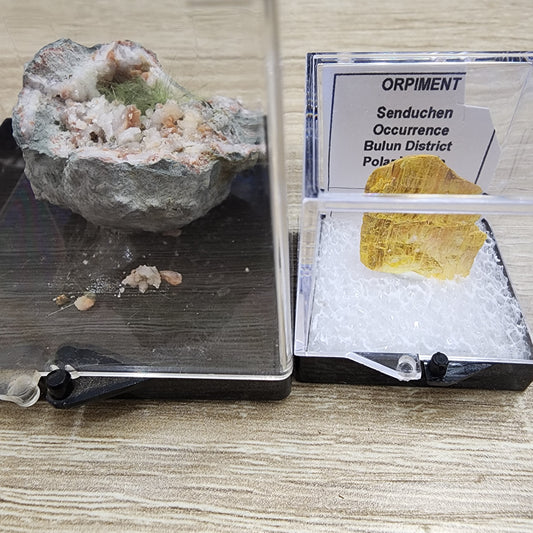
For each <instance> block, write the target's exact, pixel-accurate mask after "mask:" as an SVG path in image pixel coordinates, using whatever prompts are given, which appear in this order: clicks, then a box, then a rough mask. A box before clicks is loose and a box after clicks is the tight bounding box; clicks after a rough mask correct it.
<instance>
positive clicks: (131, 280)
mask: <svg viewBox="0 0 533 533" xmlns="http://www.w3.org/2000/svg"><path fill="white" fill-rule="evenodd" d="M122 285H128V286H129V287H133V288H135V287H138V288H139V292H142V293H145V292H146V291H147V290H148V287H150V286H151V287H155V288H156V289H159V286H160V285H161V275H160V274H159V271H158V270H157V268H156V267H155V266H148V265H140V266H138V267H137V268H134V269H133V270H132V271H131V272H130V273H129V274H128V275H127V276H126V277H125V278H124V279H123V280H122Z"/></svg>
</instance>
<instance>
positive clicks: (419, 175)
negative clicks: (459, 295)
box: [360, 155, 487, 279]
mask: <svg viewBox="0 0 533 533" xmlns="http://www.w3.org/2000/svg"><path fill="white" fill-rule="evenodd" d="M365 192H373V193H377V192H379V193H391V194H392V193H395V194H404V193H422V194H480V193H481V188H480V187H478V186H477V185H475V184H473V183H470V182H469V181H466V180H464V179H462V178H461V177H459V176H458V175H457V174H456V173H455V172H454V171H453V170H451V169H450V168H448V167H447V166H446V165H445V163H443V161H442V160H441V159H440V158H438V157H437V156H432V155H416V156H409V157H404V158H402V159H399V160H396V161H393V162H392V163H389V164H388V165H386V166H383V167H380V168H378V169H376V170H375V171H374V172H373V173H372V174H371V175H370V177H369V178H368V181H367V184H366V187H365ZM478 219H479V215H446V214H438V215H425V214H407V213H405V214H404V213H365V214H364V216H363V225H362V227H361V246H360V256H361V262H362V263H363V264H364V265H365V266H367V267H368V268H370V269H371V270H378V271H382V272H391V273H404V272H416V273H418V274H421V275H423V276H426V277H434V278H438V279H453V278H454V277H455V276H457V275H458V276H463V277H465V276H468V274H469V273H470V269H471V267H472V264H473V262H474V259H475V257H476V255H477V253H478V251H479V250H480V248H481V247H482V246H483V243H484V242H485V239H486V237H487V236H486V234H485V233H484V232H483V231H481V230H480V229H479V228H478V227H477V225H476V221H477V220H478Z"/></svg>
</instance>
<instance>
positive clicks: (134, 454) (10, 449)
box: [0, 0, 533, 533]
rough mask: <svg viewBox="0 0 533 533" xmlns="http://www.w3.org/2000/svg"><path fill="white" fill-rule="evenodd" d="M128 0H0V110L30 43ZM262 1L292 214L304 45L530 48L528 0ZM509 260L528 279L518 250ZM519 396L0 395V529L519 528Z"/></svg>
mask: <svg viewBox="0 0 533 533" xmlns="http://www.w3.org/2000/svg"><path fill="white" fill-rule="evenodd" d="M117 6H118V7H117ZM143 9H144V10H146V4H145V3H143V2H115V3H107V2H103V1H99V0H95V1H93V2H91V3H88V4H85V7H83V8H80V7H79V5H78V4H77V3H74V2H67V1H62V0H54V1H50V2H47V3H46V4H44V3H40V2H37V0H28V1H26V2H24V3H20V2H10V1H9V0H0V64H1V65H2V67H3V82H2V86H1V87H0V106H1V108H0V109H1V111H2V116H7V115H8V114H9V113H10V109H11V106H12V105H13V104H14V102H15V99H16V94H17V92H18V89H19V86H20V76H21V73H22V64H23V62H24V61H26V60H28V59H29V58H30V57H31V55H33V53H34V52H35V50H36V49H37V48H38V47H39V46H41V45H43V44H45V43H47V42H49V41H51V40H53V39H55V38H58V37H63V36H65V33H66V31H67V29H68V30H69V32H70V33H71V35H70V36H71V37H73V38H79V39H80V40H82V41H84V42H85V41H88V42H87V44H91V43H92V42H98V41H101V40H103V37H105V35H107V34H109V33H110V32H112V31H113V30H117V31H118V30H120V31H121V32H125V31H126V30H127V29H128V27H127V26H128V24H127V15H126V13H130V12H131V10H133V11H139V10H143ZM171 9H176V3H175V2H170V1H166V0H165V1H163V0H161V1H158V2H153V3H152V4H151V5H150V12H151V16H153V17H154V20H155V19H156V18H157V17H158V16H160V18H161V16H162V15H161V13H163V15H164V14H165V13H170V12H171ZM279 11H280V18H281V39H282V41H281V50H282V58H283V69H284V91H283V96H284V106H285V131H286V156H287V176H288V187H289V195H288V200H289V205H290V211H289V218H290V225H291V228H292V229H293V230H294V229H296V228H297V221H298V210H299V205H300V180H301V171H302V150H303V142H302V141H303V109H304V71H305V53H306V52H308V51H330V50H352V51H364V50H429V49H431V50H461V49H464V50H475V49H480V50H507V49H516V50H519V49H524V50H525V49H531V20H532V19H533V4H532V3H531V2H530V1H529V0H517V1H510V2H506V3H499V2H495V1H492V0H483V1H476V0H450V1H449V2H446V4H442V3H440V2H427V1H421V0H406V1H404V2H398V1H397V0H396V1H395V0H383V1H381V2H375V1H370V0H360V1H359V2H351V1H349V0H332V1H331V2H328V3H324V2H319V1H317V0H293V1H291V2H285V3H282V5H280V6H279ZM167 18H168V19H169V22H168V24H166V25H157V24H155V23H154V24H152V25H150V24H147V26H146V27H144V28H133V29H131V28H130V29H131V30H132V32H131V33H132V34H134V35H132V37H131V38H137V39H139V40H142V41H143V42H145V44H146V45H149V46H150V47H153V48H154V49H161V48H163V49H164V47H165V43H166V42H168V37H169V35H171V33H169V32H171V31H172V19H171V17H167ZM72 20H74V21H75V24H71V23H70V22H69V21H72ZM168 52H169V53H170V51H168ZM165 53H166V52H165V51H163V54H165ZM169 57H170V56H169ZM518 241H519V240H517V242H518ZM529 252H531V250H530V251H529ZM515 253H516V251H515ZM529 270H530V269H529ZM520 275H523V276H529V277H530V279H531V272H528V269H527V266H524V267H523V268H522V269H521V271H520ZM525 295H526V297H527V298H528V299H529V302H531V291H530V290H528V291H527V292H526V293H525ZM528 305H530V307H531V304H530V303H529V304H528ZM532 410H533V389H531V388H530V389H529V390H527V391H526V392H524V393H511V392H491V391H457V390H455V391H454V390H426V389H411V388H381V387H373V388H369V387H348V386H322V385H306V384H295V385H294V388H293V393H292V394H291V396H290V397H289V398H288V399H287V400H285V401H283V402H279V403H246V402H245V403H242V402H241V403H234V402H151V401H130V400H128V401H126V400H112V401H106V402H96V403H94V404H90V405H86V406H84V407H82V408H79V409H76V410H72V411H55V410H53V409H52V408H51V407H50V406H49V405H48V404H46V403H39V404H38V405H35V406H33V407H32V408H30V409H27V410H22V409H21V408H18V407H16V406H14V405H10V404H6V403H0V465H1V467H2V476H1V478H0V530H1V531H2V532H11V531H12V532H27V531H52V530H53V531H60V532H61V531H64V532H70V531H74V530H80V531H106V532H112V531H156V530H161V531H232V532H235V531H294V532H309V531H317V532H318V531H320V532H325V531H328V532H329V531H354V532H355V531H368V532H374V531H375V532H381V531H408V532H411V531H413V532H432V533H433V532H440V531H473V532H500V531H515V532H524V531H532V530H533V463H532V460H531V456H532V452H533V415H532Z"/></svg>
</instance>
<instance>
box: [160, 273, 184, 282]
mask: <svg viewBox="0 0 533 533" xmlns="http://www.w3.org/2000/svg"><path fill="white" fill-rule="evenodd" d="M159 275H160V276H161V279H162V280H163V281H166V282H167V283H168V284H169V285H179V284H180V283H181V282H182V281H183V278H182V276H181V274H180V273H179V272H174V270H160V271H159Z"/></svg>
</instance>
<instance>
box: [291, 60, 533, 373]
mask: <svg viewBox="0 0 533 533" xmlns="http://www.w3.org/2000/svg"><path fill="white" fill-rule="evenodd" d="M532 75H533V61H532V55H531V53H521V52H520V53H467V52H459V53H441V52H435V53H405V54H402V53H398V54H395V53H375V54H372V53H370V54H310V55H309V57H308V71H307V116H306V147H305V169H304V191H305V197H304V201H303V207H302V218H301V238H300V255H299V271H298V293H297V311H296V333H295V354H296V355H298V356H301V357H303V358H305V357H309V358H311V357H314V358H321V357H322V358H324V357H326V358H327V357H329V358H344V359H349V360H351V361H354V362H356V363H361V364H363V365H365V366H367V367H370V368H372V369H377V370H379V371H380V372H382V373H384V374H386V375H388V376H392V377H395V378H396V379H397V380H400V381H405V380H418V379H420V377H421V366H420V362H427V361H429V360H430V358H431V357H432V356H433V355H434V354H435V353H444V354H446V355H447V357H448V359H449V360H450V361H456V362H459V361H460V362H463V363H465V362H469V361H470V362H476V363H488V364H491V363H494V362H500V363H501V362H505V363H512V364H514V363H520V364H521V363H523V364H532V363H533V350H532V343H531V337H530V332H529V329H528V328H529V327H530V325H531V324H532V321H533V301H532V298H531V291H530V285H531V281H530V276H529V267H528V265H529V263H530V260H531V257H532V253H533V179H532V172H531V168H532V163H533V160H532V155H531V154H533V144H532V142H533V129H532V128H533V126H532V124H533V90H532V89H533V77H532ZM407 161H409V162H410V163H406V162H407ZM443 161H445V165H446V166H447V167H448V168H449V169H451V171H447V170H443V171H442V172H443V175H442V176H445V177H444V178H443V179H442V180H441V182H439V179H437V178H436V175H437V173H438V172H440V170H439V169H441V170H442V168H444V167H442V166H441V163H442V164H444V163H443ZM404 164H405V165H404ZM408 165H410V167H409V168H408ZM383 168H385V169H386V170H381V169H383ZM387 169H388V170H387ZM413 169H414V170H413ZM420 172H421V174H420ZM450 172H452V174H453V176H458V180H457V183H459V182H460V186H459V189H457V190H454V189H453V188H451V189H450V190H445V189H446V188H447V187H448V185H442V184H443V183H444V182H446V183H447V182H448V181H450V176H452V174H450ZM420 176H422V177H420ZM453 179H454V180H455V179H456V178H455V177H454V178H453ZM417 180H419V181H417ZM420 184H422V185H420ZM410 187H411V188H410ZM461 188H462V189H461ZM474 242H475V243H476V244H475V245H474V244H473V243H474ZM465 265H466V266H465ZM528 324H529V326H528ZM465 364H467V363H465ZM476 368H478V367H476Z"/></svg>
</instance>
